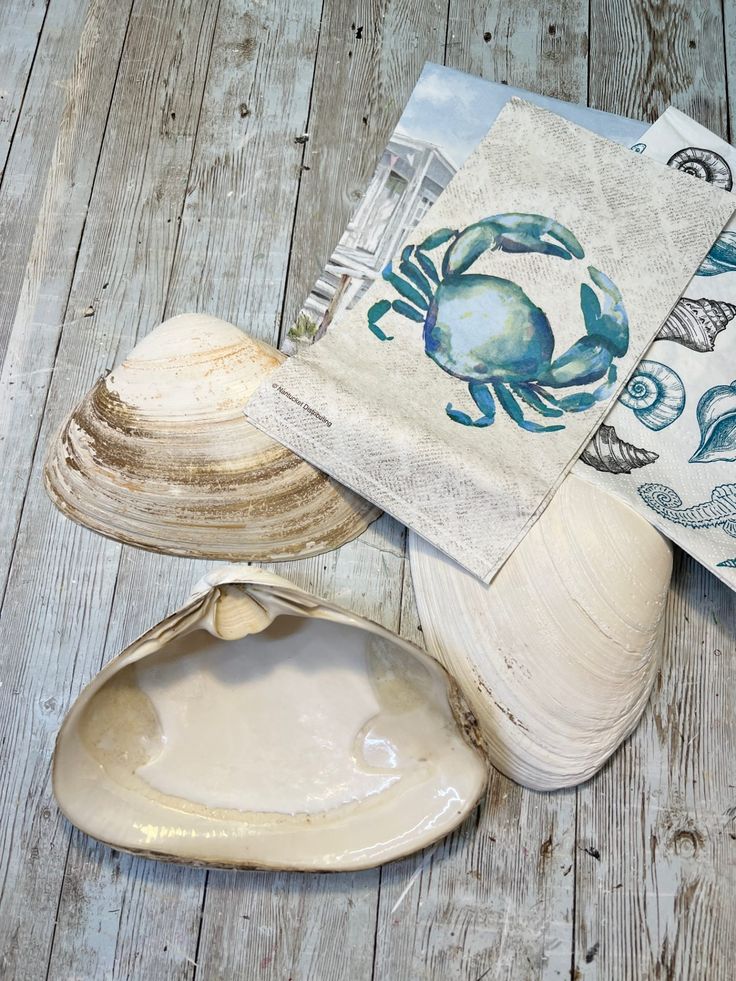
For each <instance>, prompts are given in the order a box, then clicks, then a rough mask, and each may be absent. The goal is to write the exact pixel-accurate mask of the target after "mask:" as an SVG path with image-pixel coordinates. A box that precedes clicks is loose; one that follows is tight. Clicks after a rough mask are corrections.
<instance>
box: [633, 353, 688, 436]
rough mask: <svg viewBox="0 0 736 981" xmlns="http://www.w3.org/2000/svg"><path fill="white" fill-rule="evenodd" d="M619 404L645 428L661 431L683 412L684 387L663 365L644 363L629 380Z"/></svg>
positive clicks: (676, 376) (680, 380) (675, 375)
mask: <svg viewBox="0 0 736 981" xmlns="http://www.w3.org/2000/svg"><path fill="white" fill-rule="evenodd" d="M619 402H620V403H621V405H625V406H626V407H627V408H628V409H631V410H632V412H633V413H634V415H635V416H636V418H637V419H638V420H639V422H641V423H642V424H643V425H644V426H647V428H649V429H653V430H655V431H656V430H659V429H665V428H666V427H667V426H670V425H671V424H672V423H673V422H674V421H675V419H677V418H679V416H680V415H681V414H682V410H683V409H684V408H685V386H684V385H683V384H682V379H681V378H680V376H679V375H678V374H677V372H676V371H673V370H672V368H669V367H668V366H667V365H666V364H661V362H659V361H647V360H644V361H641V362H640V364H639V367H638V368H637V369H636V372H635V374H633V375H632V376H631V378H630V379H629V381H628V383H627V385H626V388H625V389H624V390H623V392H622V393H621V395H620V396H619Z"/></svg>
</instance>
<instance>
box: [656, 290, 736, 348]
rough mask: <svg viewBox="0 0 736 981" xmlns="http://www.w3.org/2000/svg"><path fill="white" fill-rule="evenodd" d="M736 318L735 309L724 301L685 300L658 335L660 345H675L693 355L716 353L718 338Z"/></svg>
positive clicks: (666, 321)
mask: <svg viewBox="0 0 736 981" xmlns="http://www.w3.org/2000/svg"><path fill="white" fill-rule="evenodd" d="M734 317H736V305H734V304H733V303H726V302H725V301H723V300H707V299H705V297H703V298H701V299H699V300H692V299H690V297H687V296H683V297H682V299H680V300H678V301H677V303H676V304H675V306H674V308H673V310H672V312H671V313H670V315H669V317H668V318H667V319H666V320H665V322H664V324H662V327H661V328H660V331H659V333H658V334H657V340H658V341H675V342H676V343H677V344H682V345H683V346H684V347H689V348H690V350H691V351H698V352H700V353H702V354H705V353H707V352H709V351H712V350H714V348H715V343H716V337H717V336H718V334H720V332H721V331H722V330H725V329H726V327H727V326H728V325H729V324H730V322H731V321H732V320H733V318H734Z"/></svg>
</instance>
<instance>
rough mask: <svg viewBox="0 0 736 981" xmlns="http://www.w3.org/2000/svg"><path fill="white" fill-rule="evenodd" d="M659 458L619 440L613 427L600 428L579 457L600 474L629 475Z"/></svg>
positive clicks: (603, 426) (655, 454) (649, 451)
mask: <svg viewBox="0 0 736 981" xmlns="http://www.w3.org/2000/svg"><path fill="white" fill-rule="evenodd" d="M658 458H659V453H653V452H652V451H651V450H642V449H639V447H638V446H634V445H633V443H627V442H626V440H623V439H621V437H620V436H619V435H618V433H617V432H616V430H615V429H614V428H613V426H606V425H605V423H604V424H603V425H602V426H600V428H599V429H598V431H597V432H596V434H595V436H594V437H593V438H592V439H591V441H590V442H589V443H588V445H587V446H586V447H585V449H584V450H583V452H582V454H581V455H580V459H581V460H582V462H583V463H587V464H588V466H589V467H594V468H595V469H596V470H599V471H600V472H601V473H631V471H632V470H636V469H637V468H638V467H646V466H648V464H650V463H654V461H655V460H657V459H658Z"/></svg>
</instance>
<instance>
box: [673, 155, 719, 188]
mask: <svg viewBox="0 0 736 981" xmlns="http://www.w3.org/2000/svg"><path fill="white" fill-rule="evenodd" d="M667 166H668V167H674V169H675V170H684V171H685V173H686V174H692V175H693V177H699V178H700V179H701V180H703V181H707V182H708V183H709V184H715V186H716V187H720V188H723V190H724V191H730V190H731V188H732V187H733V177H732V176H731V168H730V167H729V166H728V164H727V163H726V161H725V160H724V159H723V157H722V156H721V155H720V153H716V152H715V150H703V149H701V148H700V147H697V146H687V147H684V148H683V149H682V150H678V151H677V153H673V154H672V156H671V157H670V159H669V160H668V161H667Z"/></svg>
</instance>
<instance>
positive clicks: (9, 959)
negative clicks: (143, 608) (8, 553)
mask: <svg viewBox="0 0 736 981" xmlns="http://www.w3.org/2000/svg"><path fill="white" fill-rule="evenodd" d="M214 15H215V10H214V8H213V7H212V5H210V4H208V3H206V2H201V3H199V2H189V0H160V2H158V3H150V2H146V3H141V4H139V5H138V6H137V7H136V8H135V9H134V11H133V14H132V18H131V25H130V29H129V36H130V39H131V43H130V44H127V45H126V48H125V51H124V53H123V59H122V63H121V68H120V77H119V80H118V85H117V87H116V95H115V99H114V100H113V106H112V110H111V114H110V120H109V124H108V129H107V134H106V139H105V142H104V144H103V150H102V156H101V159H100V164H99V168H98V175H97V180H96V181H95V187H94V192H93V195H92V200H91V203H90V210H89V215H88V218H87V223H86V226H85V231H84V236H83V238H82V242H81V246H80V252H79V258H78V261H77V265H76V272H75V276H74V281H73V284H72V289H71V294H70V297H69V302H68V304H67V308H66V315H65V325H66V326H65V329H64V331H63V333H62V337H61V342H60V346H59V354H58V358H57V362H56V370H55V373H54V377H53V382H52V385H51V389H50V392H49V399H48V404H47V409H46V413H45V417H44V424H43V428H42V433H41V439H40V445H41V446H44V445H45V443H46V441H47V440H48V438H49V437H50V435H51V434H52V433H53V432H54V431H55V429H56V427H57V426H58V424H59V423H60V421H61V419H62V418H63V415H64V414H65V413H66V412H67V411H68V409H69V407H70V406H71V405H72V404H73V403H74V402H75V401H76V400H77V399H78V398H79V396H80V395H81V394H82V393H83V392H84V391H85V389H87V388H88V387H89V385H90V384H91V383H92V382H93V381H94V379H95V378H96V377H97V376H98V375H99V374H100V372H101V371H103V370H104V369H105V368H107V367H109V366H110V365H112V363H114V361H115V360H116V359H117V356H118V353H119V351H120V349H121V348H123V349H128V348H129V347H130V346H131V345H132V343H133V341H134V338H135V334H136V332H137V330H138V326H139V323H147V324H148V323H152V322H155V321H156V320H158V319H160V318H161V315H162V313H163V309H164V300H165V295H166V290H167V288H168V283H169V271H170V268H171V262H172V259H173V251H174V248H175V244H176V238H177V221H176V219H177V217H178V216H179V214H180V211H181V207H182V202H183V200H184V197H185V193H186V186H187V180H188V176H189V166H190V161H191V152H192V148H193V143H194V136H195V131H196V123H197V120H198V118H199V109H200V106H201V98H202V91H203V87H204V78H205V74H206V69H207V64H208V60H209V52H210V48H211V43H212V36H213V30H214V19H215V17H214ZM172 25H175V27H174V29H173V30H172ZM151 257H156V262H151V261H150V259H151ZM90 305H94V309H95V312H94V314H93V315H92V316H89V317H85V316H84V312H85V310H86V309H87V308H88V307H89V306H90ZM40 457H41V454H40V453H37V454H36V460H35V462H34V468H33V474H32V479H31V482H30V485H29V490H28V494H27V497H26V504H25V508H24V512H23V517H22V520H21V525H20V530H19V534H18V541H17V548H16V552H15V557H14V561H13V564H12V567H11V573H10V577H9V582H8V588H7V592H6V596H5V602H4V606H3V610H2V621H1V622H0V659H1V660H0V672H2V680H3V687H2V688H1V689H0V726H1V727H2V734H1V737H0V738H1V739H2V742H1V743H0V745H2V748H3V754H4V757H5V759H6V760H13V761H15V764H16V765H15V766H13V767H12V768H11V767H9V766H8V765H7V763H6V765H4V766H3V767H2V769H1V770H0V781H1V783H0V799H1V800H2V810H1V812H0V813H1V814H2V818H1V821H2V823H1V824H0V842H1V847H0V877H1V878H2V881H3V884H4V890H3V895H2V897H1V898H0V957H2V961H0V971H4V972H5V974H6V975H7V976H9V977H20V978H25V977H28V978H33V979H35V978H37V977H39V976H43V975H44V974H45V972H46V968H47V963H48V955H49V949H50V944H51V941H52V936H53V931H54V921H55V917H56V910H57V906H58V902H59V893H60V887H61V880H62V876H63V871H64V865H65V861H66V856H67V852H68V845H69V835H70V831H69V827H68V825H67V824H66V823H65V822H64V821H63V820H62V819H61V817H60V816H59V813H58V811H57V809H56V807H55V805H54V803H53V799H52V797H51V791H50V781H49V775H50V774H49V761H50V754H51V749H52V746H53V737H54V733H55V731H56V730H57V729H58V725H59V723H60V721H61V719H62V717H63V714H64V712H65V710H66V708H68V706H69V704H70V701H71V700H72V699H73V697H74V696H75V695H76V693H77V692H78V691H79V689H80V688H81V686H82V684H83V683H85V682H86V681H87V680H88V679H89V678H90V677H91V676H92V675H93V674H94V673H95V672H96V671H97V670H98V669H99V665H100V652H101V651H103V650H104V648H105V639H106V635H107V630H108V626H107V621H108V616H109V611H110V606H111V602H112V597H113V591H114V587H115V581H116V577H117V574H118V563H119V555H120V548H119V546H117V545H116V544H114V543H112V542H106V541H104V542H103V541H102V540H100V539H99V538H97V537H96V536H94V535H92V534H90V533H87V532H85V531H82V530H81V529H78V528H76V527H74V526H73V525H72V524H71V523H70V522H68V521H65V520H63V519H61V517H60V516H59V515H58V514H56V513H54V509H53V507H52V506H51V504H50V502H49V501H48V500H47V499H46V497H45V495H44V492H43V489H42V486H41V481H40V469H41V459H40ZM76 942H77V943H79V942H80V938H79V937H77V938H76ZM123 943H124V938H123ZM78 970H79V971H81V973H82V974H84V968H83V967H82V966H81V965H78ZM67 976H68V975H67Z"/></svg>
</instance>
